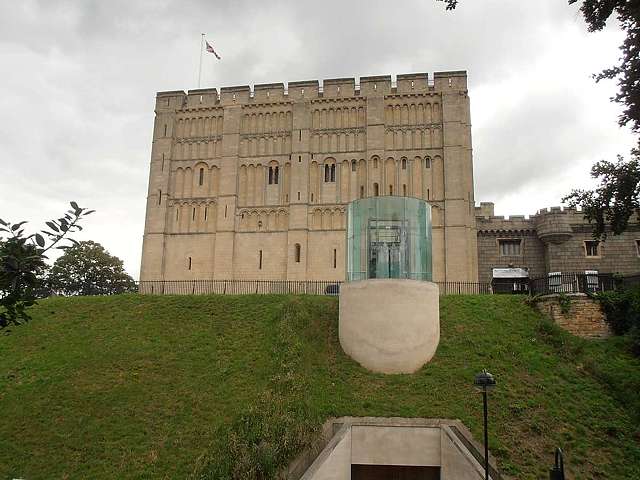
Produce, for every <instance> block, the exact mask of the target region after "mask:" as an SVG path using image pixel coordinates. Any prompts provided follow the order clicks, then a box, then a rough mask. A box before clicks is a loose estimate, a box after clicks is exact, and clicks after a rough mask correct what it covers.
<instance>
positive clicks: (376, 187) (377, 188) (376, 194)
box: [373, 183, 380, 197]
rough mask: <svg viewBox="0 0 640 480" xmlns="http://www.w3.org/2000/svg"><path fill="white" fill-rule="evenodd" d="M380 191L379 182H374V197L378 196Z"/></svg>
mask: <svg viewBox="0 0 640 480" xmlns="http://www.w3.org/2000/svg"><path fill="white" fill-rule="evenodd" d="M379 193H380V192H379V187H378V184H377V183H374V184H373V196H374V197H377V196H378V195H379Z"/></svg>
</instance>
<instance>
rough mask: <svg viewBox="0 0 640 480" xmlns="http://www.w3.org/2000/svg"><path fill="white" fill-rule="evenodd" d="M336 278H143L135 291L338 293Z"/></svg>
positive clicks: (191, 293)
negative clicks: (303, 279) (308, 279)
mask: <svg viewBox="0 0 640 480" xmlns="http://www.w3.org/2000/svg"><path fill="white" fill-rule="evenodd" d="M340 283H341V282H339V281H289V280H144V281H141V282H139V284H138V292H139V293H141V294H147V295H148V294H151V295H210V294H218V295H249V294H263V295H264V294H302V295H338V294H339V293H340Z"/></svg>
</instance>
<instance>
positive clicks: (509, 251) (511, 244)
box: [498, 238, 522, 257]
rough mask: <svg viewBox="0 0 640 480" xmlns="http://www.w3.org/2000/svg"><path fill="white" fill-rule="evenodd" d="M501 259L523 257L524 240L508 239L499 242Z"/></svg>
mask: <svg viewBox="0 0 640 480" xmlns="http://www.w3.org/2000/svg"><path fill="white" fill-rule="evenodd" d="M498 246H499V248H500V256H501V257H512V256H517V255H522V253H521V251H522V248H521V246H522V240H521V239H519V238H508V239H502V240H498Z"/></svg>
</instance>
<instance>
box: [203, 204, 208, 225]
mask: <svg viewBox="0 0 640 480" xmlns="http://www.w3.org/2000/svg"><path fill="white" fill-rule="evenodd" d="M208 210H209V207H204V221H205V222H206V221H207V216H208V213H209V212H208Z"/></svg>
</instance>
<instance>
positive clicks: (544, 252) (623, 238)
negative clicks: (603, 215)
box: [476, 203, 640, 282]
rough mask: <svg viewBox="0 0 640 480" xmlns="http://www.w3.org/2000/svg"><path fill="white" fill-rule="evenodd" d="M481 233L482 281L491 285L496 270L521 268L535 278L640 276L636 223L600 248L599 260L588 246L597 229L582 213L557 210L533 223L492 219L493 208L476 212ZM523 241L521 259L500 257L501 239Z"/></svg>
mask: <svg viewBox="0 0 640 480" xmlns="http://www.w3.org/2000/svg"><path fill="white" fill-rule="evenodd" d="M476 225H477V229H478V277H479V280H480V281H481V282H490V281H491V278H492V268H504V267H510V266H511V267H521V268H527V269H528V270H529V275H530V277H531V278H539V277H542V276H544V275H545V274H547V273H549V272H580V271H585V270H597V271H599V272H600V273H620V274H623V275H628V274H635V273H638V272H640V224H639V223H638V219H637V218H635V217H633V218H632V219H631V222H630V225H629V228H628V229H627V230H626V231H625V232H624V233H622V234H621V235H608V237H607V238H606V240H605V241H603V242H600V244H599V245H598V251H597V253H598V254H597V255H595V256H592V255H588V251H587V243H586V242H590V241H593V237H592V231H593V230H592V226H591V225H589V223H588V222H587V221H586V220H585V219H584V216H583V214H582V212H580V211H576V210H574V209H570V208H566V209H561V208H560V207H552V208H550V209H548V210H547V209H542V210H540V211H538V213H537V214H536V215H531V216H529V217H528V218H526V217H524V216H511V217H508V218H504V217H501V216H494V215H493V204H491V203H483V204H482V205H481V206H480V207H476ZM509 238H511V239H520V240H521V242H522V243H521V249H520V255H515V256H506V255H501V253H502V252H501V251H500V248H499V240H500V239H509Z"/></svg>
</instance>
